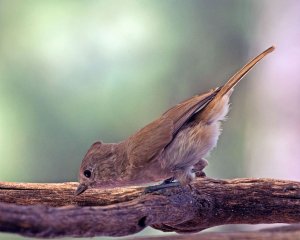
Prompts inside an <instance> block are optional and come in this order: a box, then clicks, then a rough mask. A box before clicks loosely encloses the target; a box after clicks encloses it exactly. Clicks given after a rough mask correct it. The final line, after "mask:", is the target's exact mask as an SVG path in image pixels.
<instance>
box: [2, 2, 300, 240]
mask: <svg viewBox="0 0 300 240" xmlns="http://www.w3.org/2000/svg"><path fill="white" fill-rule="evenodd" d="M299 12H300V2H299V1H297V0H295V1H292V0H273V1H267V0H265V1H262V0H253V1H250V0H243V1H239V0H227V1H225V0H222V1H217V0H206V1H191V0H186V1H176V0H173V1H171V0H153V1H149V0H148V1H145V0H141V1H115V0H106V1H69V0H53V1H52V0H51V1H50V0H45V1H33V0H28V1H21V0H20V1H17V0H0V181H17V182H64V181H76V179H77V172H78V168H79V165H80V162H81V160H82V157H83V155H84V154H85V151H86V150H87V149H88V147H89V146H90V145H91V144H92V143H93V142H94V141H96V140H98V139H101V140H103V141H105V142H111V141H114V142H115V141H119V140H122V139H124V138H125V137H127V136H128V135H130V134H132V133H133V132H134V131H136V130H137V129H139V128H141V127H142V126H144V125H145V124H147V123H149V122H150V121H152V120H153V119H155V118H157V117H158V116H159V115H160V114H161V113H163V112H164V111H165V110H166V109H168V108H169V107H171V106H172V105H174V104H176V103H178V102H179V101H181V100H184V99H186V98H188V97H191V96H192V95H194V94H198V93H201V92H205V91H206V90H208V89H210V88H214V87H216V86H220V85H222V84H223V83H224V82H225V81H226V80H227V79H228V78H229V77H230V76H231V75H232V74H233V73H234V72H235V71H236V70H238V69H239V68H240V67H241V66H242V65H243V64H245V63H246V61H248V60H249V58H252V57H254V56H255V55H257V54H258V53H260V52H261V51H262V50H264V49H265V48H267V47H269V46H271V45H273V44H275V46H276V47H277V49H276V51H275V52H274V53H272V54H271V55H269V56H268V57H267V58H266V59H264V60H263V62H261V63H260V64H259V65H258V66H257V67H256V68H255V69H254V70H253V71H252V72H251V73H250V74H249V75H248V76H247V77H246V78H245V79H244V80H243V82H241V84H240V85H239V86H237V87H236V91H235V92H234V94H233V96H232V109H231V112H230V114H229V118H228V121H227V122H225V123H224V124H223V128H224V131H223V134H222V136H221V138H220V140H219V144H218V147H217V149H215V150H214V151H213V153H212V154H211V155H210V156H209V157H208V159H209V160H210V165H209V167H208V168H207V170H206V172H207V174H208V175H209V176H212V177H216V178H235V177H272V178H282V179H294V180H300V124H299V123H300V110H299V102H300V79H299V75H300V67H299V64H300V14H299ZM95 224H96V223H95ZM246 227H247V226H245V225H243V226H233V227H231V228H230V229H231V230H236V229H239V230H243V229H246ZM227 229H228V228H227ZM149 234H158V232H155V231H154V230H152V229H146V230H145V231H143V232H142V233H140V235H149ZM159 234H160V233H159ZM0 239H1V240H4V239H22V238H21V237H18V236H14V235H9V234H0Z"/></svg>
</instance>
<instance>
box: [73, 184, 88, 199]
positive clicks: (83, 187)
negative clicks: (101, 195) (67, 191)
mask: <svg viewBox="0 0 300 240" xmlns="http://www.w3.org/2000/svg"><path fill="white" fill-rule="evenodd" d="M87 189H88V186H87V185H85V184H82V183H81V184H79V185H78V187H77V189H76V191H75V196H78V195H79V194H81V193H83V192H84V191H85V190H87Z"/></svg>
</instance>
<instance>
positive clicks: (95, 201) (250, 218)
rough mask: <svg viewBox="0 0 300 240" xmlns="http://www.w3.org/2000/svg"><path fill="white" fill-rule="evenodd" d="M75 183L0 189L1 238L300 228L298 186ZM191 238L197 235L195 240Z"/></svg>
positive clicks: (278, 182)
mask: <svg viewBox="0 0 300 240" xmlns="http://www.w3.org/2000/svg"><path fill="white" fill-rule="evenodd" d="M76 187H77V184H76V183H62V184H36V183H33V184H30V183H23V184H22V183H0V231H3V232H11V233H18V234H22V235H25V236H33V237H44V238H46V237H47V238H49V237H66V236H76V237H84V236H125V235H130V234H133V233H136V232H139V231H141V230H142V229H144V228H145V227H146V226H152V227H154V228H156V229H159V230H162V231H175V232H179V233H188V232H197V231H200V230H203V229H206V228H209V227H212V226H218V225H224V224H235V223H239V224H241V223H248V224H258V223H300V183H299V182H294V181H284V180H274V179H233V180H215V179H209V178H205V179H198V180H197V181H195V182H194V183H193V184H192V186H191V188H190V187H176V188H170V189H165V190H160V191H157V192H154V193H151V194H145V193H144V188H142V187H131V188H124V189H123V188H122V189H112V190H106V191H102V190H95V189H94V190H88V191H87V192H85V193H84V194H82V195H80V196H78V197H75V196H74V191H75V189H76ZM191 236H192V235H191Z"/></svg>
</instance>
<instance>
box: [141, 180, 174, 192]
mask: <svg viewBox="0 0 300 240" xmlns="http://www.w3.org/2000/svg"><path fill="white" fill-rule="evenodd" d="M174 181H175V178H174V177H171V178H168V179H166V180H164V181H163V182H162V183H161V184H159V185H154V186H149V187H146V188H145V193H152V192H156V191H159V190H162V189H166V188H170V187H178V186H180V183H179V182H174Z"/></svg>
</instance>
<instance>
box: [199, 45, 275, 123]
mask: <svg viewBox="0 0 300 240" xmlns="http://www.w3.org/2000/svg"><path fill="white" fill-rule="evenodd" d="M274 49H275V47H273V46H272V47H269V48H268V49H267V50H265V51H263V52H262V53H261V54H259V55H258V56H257V57H255V58H253V59H252V60H251V61H250V62H248V63H247V64H246V65H245V66H244V67H242V68H241V69H240V70H239V71H238V72H237V73H236V74H234V75H233V76H232V77H231V78H230V79H229V80H228V81H227V83H225V85H224V86H222V87H220V88H217V89H216V90H215V93H216V95H215V97H214V98H213V99H212V100H211V101H210V102H209V103H208V104H207V106H206V107H205V108H204V109H203V110H202V112H201V115H200V118H201V119H202V120H203V119H209V120H210V121H211V118H212V115H213V116H214V114H213V113H215V112H219V110H217V111H214V109H215V107H218V106H219V107H220V102H222V101H221V99H222V97H223V96H224V95H225V94H226V93H228V92H229V91H230V90H231V89H233V87H234V86H235V85H236V84H237V83H238V82H239V81H240V80H241V79H242V78H243V77H244V76H245V75H246V74H247V73H248V72H249V71H250V70H251V69H252V68H253V67H254V66H255V64H256V63H258V62H259V61H260V60H261V59H263V58H264V57H265V56H266V55H267V54H269V53H270V52H272V51H273V50H274ZM224 114H226V113H224ZM221 115H222V114H221ZM204 116H205V117H204Z"/></svg>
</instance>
